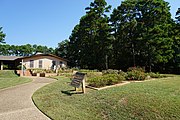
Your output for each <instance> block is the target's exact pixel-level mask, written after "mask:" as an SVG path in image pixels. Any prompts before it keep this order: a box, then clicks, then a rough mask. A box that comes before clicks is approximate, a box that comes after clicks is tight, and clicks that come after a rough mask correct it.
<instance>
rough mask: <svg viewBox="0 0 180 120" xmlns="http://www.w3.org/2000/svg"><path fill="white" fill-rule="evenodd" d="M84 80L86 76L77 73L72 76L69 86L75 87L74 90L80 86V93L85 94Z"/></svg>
mask: <svg viewBox="0 0 180 120" xmlns="http://www.w3.org/2000/svg"><path fill="white" fill-rule="evenodd" d="M85 80H86V74H85V73H79V72H77V73H75V74H74V76H73V79H72V81H71V83H70V85H71V86H73V87H75V90H77V89H76V88H80V86H82V92H83V93H86V90H85V89H86V86H85Z"/></svg>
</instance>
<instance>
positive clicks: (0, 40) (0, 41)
mask: <svg viewBox="0 0 180 120" xmlns="http://www.w3.org/2000/svg"><path fill="white" fill-rule="evenodd" d="M5 36H6V35H5V34H4V33H3V31H2V27H0V43H4V38H5Z"/></svg>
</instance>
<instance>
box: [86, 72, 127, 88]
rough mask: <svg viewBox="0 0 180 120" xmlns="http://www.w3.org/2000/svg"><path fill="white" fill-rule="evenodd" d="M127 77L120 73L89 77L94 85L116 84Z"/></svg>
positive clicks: (89, 81) (90, 82)
mask: <svg viewBox="0 0 180 120" xmlns="http://www.w3.org/2000/svg"><path fill="white" fill-rule="evenodd" d="M123 80H125V77H124V76H122V75H119V74H106V75H102V76H97V77H94V78H90V79H88V83H89V85H90V86H93V87H103V86H106V85H114V84H117V83H121V82H122V81H123Z"/></svg>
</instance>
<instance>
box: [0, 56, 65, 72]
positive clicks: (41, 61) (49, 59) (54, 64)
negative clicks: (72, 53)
mask: <svg viewBox="0 0 180 120" xmlns="http://www.w3.org/2000/svg"><path fill="white" fill-rule="evenodd" d="M0 63H1V70H3V65H6V66H8V68H9V69H15V68H16V67H17V66H18V65H22V64H23V65H24V66H25V68H26V69H36V68H39V69H51V70H57V69H59V68H63V67H67V60H66V59H63V58H61V57H58V56H56V55H52V54H42V53H38V54H35V55H32V56H27V57H15V56H0Z"/></svg>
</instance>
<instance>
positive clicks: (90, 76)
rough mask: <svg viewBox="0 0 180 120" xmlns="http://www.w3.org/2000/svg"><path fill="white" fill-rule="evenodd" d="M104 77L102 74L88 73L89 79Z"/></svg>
mask: <svg viewBox="0 0 180 120" xmlns="http://www.w3.org/2000/svg"><path fill="white" fill-rule="evenodd" d="M98 76H102V72H88V73H87V78H88V79H89V78H93V77H98Z"/></svg>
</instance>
